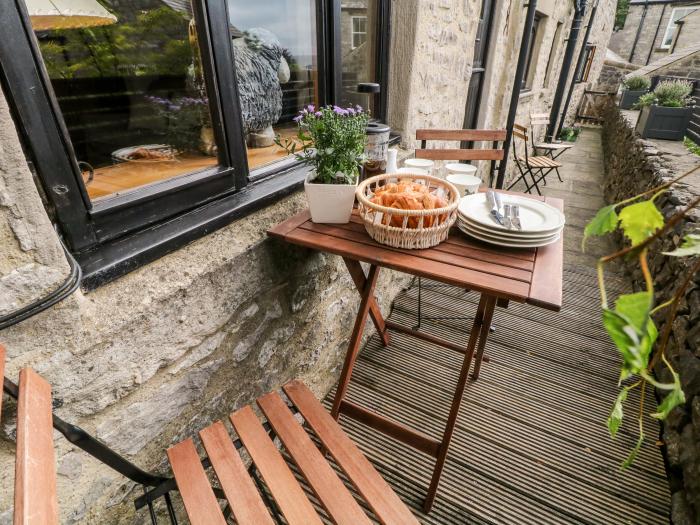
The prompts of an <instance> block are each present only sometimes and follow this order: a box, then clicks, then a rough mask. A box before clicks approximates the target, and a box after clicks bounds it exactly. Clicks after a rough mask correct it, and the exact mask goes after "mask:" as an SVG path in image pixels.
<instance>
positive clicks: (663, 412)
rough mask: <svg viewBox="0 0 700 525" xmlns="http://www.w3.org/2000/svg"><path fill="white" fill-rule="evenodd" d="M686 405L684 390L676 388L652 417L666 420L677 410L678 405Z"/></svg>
mask: <svg viewBox="0 0 700 525" xmlns="http://www.w3.org/2000/svg"><path fill="white" fill-rule="evenodd" d="M684 403H685V394H684V393H683V390H682V389H681V388H680V385H679V388H676V389H674V390H671V391H670V392H669V393H668V394H667V395H666V397H665V398H664V400H663V401H662V402H661V404H660V405H659V406H658V407H657V409H656V412H654V413H653V414H651V417H653V418H656V419H661V420H663V419H666V418H667V417H668V415H669V413H670V412H671V410H673V409H674V408H676V407H677V406H678V405H682V404H684Z"/></svg>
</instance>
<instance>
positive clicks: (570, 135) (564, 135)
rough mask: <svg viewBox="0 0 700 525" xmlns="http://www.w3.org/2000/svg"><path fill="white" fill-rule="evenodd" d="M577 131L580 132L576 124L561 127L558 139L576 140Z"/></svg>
mask: <svg viewBox="0 0 700 525" xmlns="http://www.w3.org/2000/svg"><path fill="white" fill-rule="evenodd" d="M579 133H581V128H580V127H578V126H572V127H570V128H569V127H563V128H561V132H560V133H559V140H563V141H565V142H576V139H577V138H578V135H579Z"/></svg>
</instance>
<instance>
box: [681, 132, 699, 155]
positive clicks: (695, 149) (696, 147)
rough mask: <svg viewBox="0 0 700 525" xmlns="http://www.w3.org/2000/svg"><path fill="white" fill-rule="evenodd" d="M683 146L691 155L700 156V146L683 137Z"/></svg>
mask: <svg viewBox="0 0 700 525" xmlns="http://www.w3.org/2000/svg"><path fill="white" fill-rule="evenodd" d="M683 145H684V146H685V147H686V148H688V151H690V152H691V153H693V154H695V155H698V156H700V146H699V145H698V144H696V143H695V142H693V141H692V140H691V139H690V138H688V137H683Z"/></svg>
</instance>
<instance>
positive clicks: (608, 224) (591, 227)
mask: <svg viewBox="0 0 700 525" xmlns="http://www.w3.org/2000/svg"><path fill="white" fill-rule="evenodd" d="M616 206H617V205H616V204H612V205H610V206H606V207H604V208H601V209H599V210H598V213H596V214H595V217H593V218H592V219H591V221H590V222H589V223H588V224H586V229H585V230H583V242H582V243H581V248H582V249H585V247H586V240H588V238H589V237H591V236H593V235H596V236H600V235H605V234H606V233H610V232H614V231H615V228H617V223H618V221H619V220H620V219H619V218H618V216H617V212H615V207H616Z"/></svg>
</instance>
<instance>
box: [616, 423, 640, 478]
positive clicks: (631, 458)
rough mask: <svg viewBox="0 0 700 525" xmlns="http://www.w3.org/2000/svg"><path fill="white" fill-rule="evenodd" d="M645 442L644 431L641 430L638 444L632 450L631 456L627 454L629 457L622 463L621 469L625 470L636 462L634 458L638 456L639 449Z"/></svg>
mask: <svg viewBox="0 0 700 525" xmlns="http://www.w3.org/2000/svg"><path fill="white" fill-rule="evenodd" d="M643 443H644V432H641V430H640V432H639V438H638V439H637V444H636V445H635V446H634V448H633V449H632V450H631V451H630V453H629V456H627V459H626V460H625V461H623V462H622V465H620V470H625V469H626V468H627V467H629V466H630V465H631V464H632V463H634V460H635V459H636V458H637V454H639V451H640V449H641V448H642V444H643Z"/></svg>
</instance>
